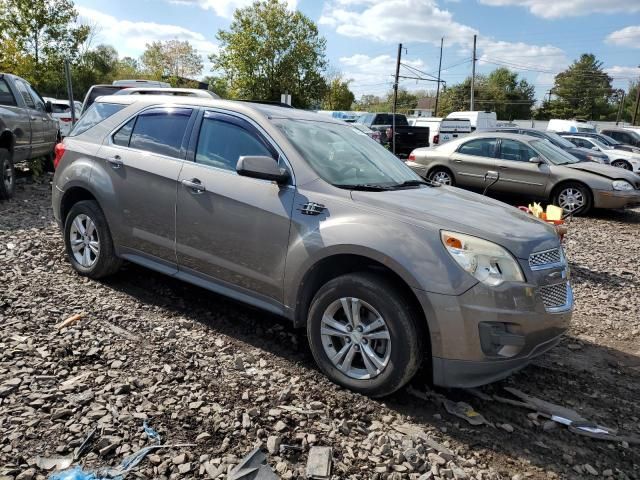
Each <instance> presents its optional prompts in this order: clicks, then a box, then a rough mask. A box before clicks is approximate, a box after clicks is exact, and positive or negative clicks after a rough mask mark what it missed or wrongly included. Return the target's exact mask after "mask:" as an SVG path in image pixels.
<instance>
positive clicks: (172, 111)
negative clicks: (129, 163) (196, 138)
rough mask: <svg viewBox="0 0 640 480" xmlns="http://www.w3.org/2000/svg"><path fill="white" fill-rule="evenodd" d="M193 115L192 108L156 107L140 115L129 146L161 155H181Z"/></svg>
mask: <svg viewBox="0 0 640 480" xmlns="http://www.w3.org/2000/svg"><path fill="white" fill-rule="evenodd" d="M189 117H191V109H190V108H154V109H151V110H147V111H146V112H143V113H141V114H140V115H138V119H137V120H136V123H135V127H134V128H133V133H132V134H131V140H130V141H129V146H130V147H131V148H136V149H138V150H145V151H147V152H151V153H157V154H159V155H167V156H169V157H179V156H180V149H181V147H182V140H183V139H184V134H185V132H186V130H187V123H189Z"/></svg>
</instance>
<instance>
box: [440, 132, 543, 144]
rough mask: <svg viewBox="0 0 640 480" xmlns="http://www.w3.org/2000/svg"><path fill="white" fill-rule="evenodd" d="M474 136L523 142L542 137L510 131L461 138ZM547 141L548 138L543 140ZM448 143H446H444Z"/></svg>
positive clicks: (474, 136) (475, 134)
mask: <svg viewBox="0 0 640 480" xmlns="http://www.w3.org/2000/svg"><path fill="white" fill-rule="evenodd" d="M472 138H510V139H512V140H520V141H521V142H532V141H534V140H540V138H536V137H532V136H530V135H520V134H519V133H508V132H496V131H492V132H476V133H474V134H473V135H468V136H465V137H461V139H465V140H470V139H472ZM543 141H546V140H543ZM444 145H446V143H445V144H444Z"/></svg>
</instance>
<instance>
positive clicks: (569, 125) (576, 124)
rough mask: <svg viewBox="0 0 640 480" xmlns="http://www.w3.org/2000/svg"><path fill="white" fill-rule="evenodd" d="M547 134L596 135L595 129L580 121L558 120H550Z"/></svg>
mask: <svg viewBox="0 0 640 480" xmlns="http://www.w3.org/2000/svg"><path fill="white" fill-rule="evenodd" d="M547 132H571V133H577V132H590V133H596V127H594V126H593V125H591V124H590V123H587V122H585V121H582V120H558V119H555V118H552V119H551V120H549V124H548V125H547Z"/></svg>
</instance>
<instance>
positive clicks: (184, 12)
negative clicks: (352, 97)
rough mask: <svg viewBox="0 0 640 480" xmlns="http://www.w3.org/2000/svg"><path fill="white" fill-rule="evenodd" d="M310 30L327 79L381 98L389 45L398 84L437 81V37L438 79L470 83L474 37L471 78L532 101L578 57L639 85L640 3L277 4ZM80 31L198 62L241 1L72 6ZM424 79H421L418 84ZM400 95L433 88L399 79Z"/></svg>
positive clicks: (144, 0) (85, 0)
mask: <svg viewBox="0 0 640 480" xmlns="http://www.w3.org/2000/svg"><path fill="white" fill-rule="evenodd" d="M283 1H285V2H286V3H287V5H288V8H289V9H298V10H300V11H301V12H303V13H304V14H305V15H307V16H308V17H310V18H311V19H312V20H313V21H315V22H316V23H317V24H318V27H319V30H320V34H321V35H322V36H324V37H325V38H326V40H327V58H328V60H329V63H330V65H331V68H332V69H333V70H337V71H340V72H342V74H343V76H344V77H345V78H347V79H350V80H352V82H351V84H350V85H351V90H352V91H353V92H354V93H355V94H356V98H359V97H360V96H361V95H363V94H374V95H384V94H385V93H386V92H388V91H389V89H390V88H391V86H392V84H393V74H394V72H395V62H396V55H397V52H398V44H399V43H402V44H403V47H404V48H403V51H402V63H403V64H404V65H406V66H404V65H403V67H402V68H401V75H404V76H413V77H415V76H420V77H423V78H424V77H427V75H426V74H429V75H437V72H438V61H439V55H440V41H441V38H443V37H444V50H443V57H442V69H443V70H442V79H443V80H444V81H445V82H446V83H447V85H454V84H456V83H459V82H461V81H462V80H464V79H465V78H466V77H467V76H469V75H470V74H471V66H472V62H471V58H472V46H473V36H474V35H477V58H478V62H477V66H476V72H477V73H488V72H490V71H492V70H493V69H495V68H498V67H499V66H506V67H508V68H509V69H511V70H513V71H516V72H518V73H519V74H520V75H521V76H522V77H523V78H526V79H527V80H528V81H529V82H530V83H532V84H534V85H535V87H536V93H537V97H538V98H539V99H540V98H542V97H543V96H544V95H545V94H546V93H547V92H548V90H549V89H550V88H551V87H552V86H553V78H554V76H555V74H557V73H558V72H560V71H562V70H564V69H565V68H566V67H567V66H569V65H570V64H571V63H572V62H573V61H574V60H575V59H577V58H578V57H579V56H580V54H582V53H593V54H595V55H596V57H597V58H598V59H599V60H601V61H602V62H603V68H604V69H605V70H606V71H607V73H609V75H611V76H612V77H613V79H614V87H615V88H624V89H626V88H627V87H628V85H629V82H630V81H631V80H637V79H638V78H640V67H639V65H640V0H283ZM75 3H76V9H77V10H78V13H79V15H80V20H81V21H82V22H86V23H89V24H91V25H94V26H97V29H98V34H97V36H96V38H95V40H94V42H95V44H96V45H97V44H99V43H106V44H110V45H112V46H114V47H115V48H116V49H117V50H118V52H119V54H120V56H121V57H122V56H132V57H135V58H137V57H139V56H140V55H141V54H142V52H143V51H144V49H145V44H146V43H150V42H152V41H154V40H170V39H179V40H189V41H190V42H191V43H192V44H193V45H194V46H195V48H196V49H197V50H198V51H199V53H201V54H202V56H203V60H205V71H204V72H203V75H208V74H210V73H211V72H210V68H211V64H210V63H209V62H208V60H207V57H208V55H209V54H210V53H214V52H216V51H217V49H218V42H217V40H216V33H217V32H218V30H220V29H227V28H228V27H229V25H230V23H231V20H232V16H233V11H234V10H235V9H236V8H238V7H243V6H246V5H249V4H251V0H109V2H104V0H76V1H75ZM427 78H429V77H427ZM400 86H401V87H404V88H407V89H408V90H417V89H426V90H430V89H435V83H432V82H427V81H421V80H414V79H401V81H400Z"/></svg>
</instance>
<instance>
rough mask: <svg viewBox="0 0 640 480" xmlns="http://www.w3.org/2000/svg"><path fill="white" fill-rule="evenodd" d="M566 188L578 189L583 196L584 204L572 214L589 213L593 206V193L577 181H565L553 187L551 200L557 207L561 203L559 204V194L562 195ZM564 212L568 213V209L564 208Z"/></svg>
mask: <svg viewBox="0 0 640 480" xmlns="http://www.w3.org/2000/svg"><path fill="white" fill-rule="evenodd" d="M568 189H573V190H577V191H579V192H580V193H581V194H582V196H583V198H584V199H585V201H584V205H583V206H582V207H580V208H579V209H577V210H576V211H574V212H572V213H573V215H576V216H581V215H586V214H587V213H589V212H590V211H591V209H592V208H593V195H592V194H591V190H590V189H589V187H587V186H586V185H584V184H582V183H579V182H567V183H563V184H562V185H559V186H558V187H556V188H555V189H554V192H553V196H552V198H551V202H552V203H553V204H554V205H556V206H558V207H562V205H560V196H561V195H562V193H563V192H566V191H567V190H568ZM566 213H570V211H569V210H567V209H565V214H566Z"/></svg>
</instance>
